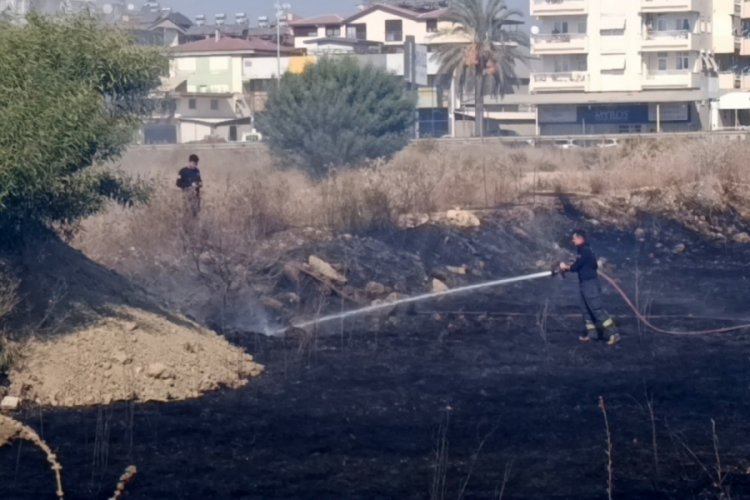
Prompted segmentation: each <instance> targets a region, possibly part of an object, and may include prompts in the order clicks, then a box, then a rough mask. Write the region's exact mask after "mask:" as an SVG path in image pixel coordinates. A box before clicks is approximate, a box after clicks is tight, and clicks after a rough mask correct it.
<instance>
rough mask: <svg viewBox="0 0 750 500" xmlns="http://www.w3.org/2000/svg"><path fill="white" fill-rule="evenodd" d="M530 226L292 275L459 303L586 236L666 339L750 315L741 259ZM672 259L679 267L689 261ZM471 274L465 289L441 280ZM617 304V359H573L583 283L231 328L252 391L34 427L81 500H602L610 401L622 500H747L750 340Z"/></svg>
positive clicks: (325, 253)
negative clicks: (113, 489) (250, 359)
mask: <svg viewBox="0 0 750 500" xmlns="http://www.w3.org/2000/svg"><path fill="white" fill-rule="evenodd" d="M534 220H535V221H536V222H534V223H524V224H518V225H515V224H507V223H500V222H494V223H493V222H489V223H488V224H485V225H484V226H483V228H481V229H476V230H455V229H445V228H441V227H436V226H424V227H421V228H416V229H411V230H407V231H384V232H382V233H378V234H372V235H371V236H369V237H366V238H364V237H362V238H357V237H351V238H349V237H346V238H345V237H342V238H336V239H333V240H329V241H325V242H320V243H311V244H310V245H309V246H307V247H301V248H298V249H296V250H295V251H294V252H292V253H291V254H290V255H289V258H290V259H293V258H299V259H301V258H302V257H304V256H306V255H308V254H311V253H315V254H318V255H321V256H322V257H324V258H326V259H328V260H330V261H331V262H337V263H340V264H341V267H342V269H343V270H345V271H347V275H348V276H350V286H352V287H353V288H355V289H357V288H360V287H363V286H364V285H365V284H366V283H367V282H369V281H373V280H374V281H379V282H382V283H384V284H386V285H388V286H389V287H391V288H392V289H394V290H400V291H402V292H409V293H411V292H415V291H422V290H424V289H425V287H428V280H429V278H431V277H439V278H443V279H445V280H446V281H448V282H449V284H450V285H457V284H461V283H469V282H478V281H481V280H483V279H489V278H492V277H501V276H506V275H513V274H518V273H525V272H531V271H533V270H535V269H537V268H538V267H539V266H543V265H546V262H547V261H548V260H554V259H559V258H560V257H562V256H563V255H564V253H563V252H562V251H561V250H560V249H558V248H556V247H555V245H554V243H555V242H558V243H560V244H562V243H564V241H565V239H564V238H565V234H566V231H567V229H568V227H572V226H574V225H575V226H579V225H583V226H584V227H586V228H588V229H590V230H591V232H592V235H593V238H594V240H595V242H596V248H597V251H598V253H599V254H600V256H602V257H605V258H607V259H608V261H609V269H610V271H611V273H612V274H614V275H615V276H616V277H617V278H619V279H620V280H621V281H622V282H623V284H624V285H625V287H626V288H627V289H628V291H629V292H630V293H632V294H635V293H636V291H637V294H638V298H639V299H638V300H639V304H641V305H642V306H643V307H644V309H648V311H649V314H651V315H654V316H660V317H658V318H656V319H655V321H656V322H658V323H659V324H661V325H667V326H671V327H674V328H693V327H706V326H718V325H724V324H728V323H732V322H733V321H739V320H740V319H741V318H742V317H743V316H744V317H745V319H747V316H748V314H747V297H748V295H747V294H748V287H750V267H748V266H747V262H748V258H749V257H750V251H748V247H747V245H736V244H717V243H716V242H715V241H708V240H705V239H704V238H703V237H702V236H700V235H698V234H697V233H695V232H693V231H692V230H691V229H690V228H687V227H685V226H683V225H680V224H677V223H674V222H668V221H664V220H659V219H658V218H648V219H642V220H640V221H638V226H642V227H643V228H644V229H645V230H646V233H647V236H646V238H645V241H638V239H637V238H636V237H635V236H634V235H633V230H634V229H635V227H636V226H634V227H627V228H620V229H616V228H612V227H608V226H607V225H606V224H602V223H598V222H597V221H592V220H590V219H588V218H586V217H585V216H584V215H583V214H571V213H565V212H563V213H561V214H559V215H556V216H550V217H543V218H539V217H537V218H535V219H534ZM678 244H682V245H684V246H685V250H684V251H682V252H680V251H678V252H675V248H674V247H675V246H676V245H678ZM394 249H398V250H394ZM678 250H681V248H680V249H678ZM295 252H296V253H295ZM538 261H539V262H538ZM409 262H411V264H408V263H409ZM480 263H483V264H480ZM417 264H418V265H417ZM460 265H466V266H467V268H468V269H469V270H470V272H468V273H467V275H465V276H461V275H456V274H454V273H451V272H450V271H448V270H447V267H446V266H460ZM636 281H637V282H638V286H637V287H636ZM278 287H279V288H278V289H277V290H276V293H278V294H282V293H290V292H294V293H297V294H298V295H299V296H300V297H301V299H302V304H303V306H301V307H300V309H299V310H297V311H294V314H296V315H305V314H309V313H310V312H311V311H310V309H314V310H326V311H332V310H339V309H342V308H345V309H348V308H349V307H352V305H351V304H350V303H348V302H346V301H345V300H344V299H341V298H340V297H338V296H336V295H335V294H333V295H328V296H327V298H326V299H324V300H319V299H316V300H313V299H314V298H315V297H319V296H320V290H319V286H318V284H316V283H313V282H309V281H305V280H304V279H302V280H301V281H300V282H299V283H296V284H293V283H291V282H289V281H286V282H285V281H281V282H280V283H279V285H278ZM402 288H403V289H402ZM313 303H315V304H314V306H311V305H310V304H313ZM607 303H608V306H609V309H610V310H611V312H612V313H614V314H615V315H616V317H617V318H618V321H619V323H620V324H621V326H622V328H623V330H624V333H625V341H624V342H623V344H622V345H621V346H619V347H617V348H615V349H610V348H608V347H607V346H605V345H600V344H594V345H587V346H581V345H578V344H577V343H576V341H575V338H576V335H577V333H578V330H577V328H578V327H579V320H578V319H577V318H576V317H575V316H574V315H575V313H576V311H577V309H576V306H575V283H574V280H573V279H570V278H569V279H567V280H565V281H562V280H554V281H553V280H552V279H550V281H542V282H533V283H526V284H519V285H515V286H512V287H508V288H505V289H498V290H491V291H488V292H486V293H481V294H476V295H471V296H466V297H458V298H455V299H450V300H443V301H439V302H428V303H424V304H420V305H418V306H417V307H415V308H411V309H409V310H399V309H396V310H395V311H394V312H393V313H392V314H390V315H389V316H379V317H370V318H362V319H360V320H356V321H348V322H347V323H346V324H343V325H342V324H336V323H333V324H330V325H327V326H326V328H321V329H320V330H319V331H317V332H312V333H309V334H306V335H296V336H290V337H287V338H268V337H264V336H262V335H258V334H254V333H251V332H234V333H232V334H231V335H230V338H231V340H232V341H234V342H235V343H238V344H240V345H242V346H245V347H247V349H248V350H249V351H250V352H251V353H252V354H254V355H255V357H256V359H257V360H258V361H259V362H261V363H263V364H264V365H266V367H267V372H266V373H265V374H264V375H263V377H261V378H260V379H258V381H256V382H254V383H253V384H251V385H250V386H248V387H246V388H243V389H241V390H238V391H224V392H219V393H215V394H211V395H209V396H207V397H205V398H203V399H201V400H196V401H189V402H180V403H174V404H170V405H161V404H146V405H117V406H109V407H101V408H95V409H88V410H75V411H73V410H70V411H64V410H56V411H50V410H46V409H43V408H33V409H27V410H25V413H24V414H23V415H22V418H23V420H24V421H25V422H26V423H28V424H30V425H32V426H34V427H35V428H37V429H39V430H40V434H41V435H42V436H43V437H44V438H46V439H47V440H48V441H50V442H52V443H54V445H55V446H56V448H57V452H58V455H59V457H60V460H61V462H62V463H63V464H64V465H65V467H66V469H65V471H64V472H65V483H66V491H67V492H68V494H69V496H70V497H71V498H99V497H101V496H103V495H105V494H106V493H107V492H108V490H109V485H111V484H112V483H114V482H115V480H116V477H117V476H118V475H119V473H120V472H121V471H122V469H123V467H124V466H125V465H127V464H129V463H136V464H137V465H138V467H139V470H140V473H139V476H138V478H137V479H136V480H135V482H134V483H133V484H132V485H131V486H130V488H129V498H144V499H145V498H181V499H185V498H196V499H198V498H200V499H204V498H207V497H213V498H334V497H337V498H341V497H347V498H425V497H431V498H463V497H465V498H493V497H494V498H497V497H498V496H500V494H501V492H502V494H503V495H504V496H503V498H506V499H507V498H511V499H512V498H518V499H521V498H524V499H530V498H538V499H552V498H554V499H563V498H565V499H568V498H570V499H573V498H575V499H598V498H606V486H607V472H606V456H605V453H604V451H605V447H606V436H605V429H604V420H603V415H602V413H601V411H600V409H599V408H598V407H597V399H598V397H599V396H602V397H604V399H605V401H606V403H607V411H608V416H609V419H610V425H611V429H612V445H613V449H614V454H613V464H614V481H615V482H614V497H615V498H718V497H719V495H720V493H721V491H719V490H720V489H722V488H724V489H725V490H726V491H728V492H730V493H731V494H732V498H748V497H750V480H749V479H750V476H749V475H748V467H749V466H750V459H748V457H750V441H748V439H747V437H746V436H747V435H748V423H747V415H748V414H750V402H748V401H749V400H748V398H747V394H748V390H749V389H750V376H749V375H748V363H749V361H748V359H749V357H750V339H749V338H748V336H747V334H746V333H744V334H738V335H724V336H717V337H665V336H655V335H653V334H652V333H650V332H646V331H641V330H640V329H639V328H638V326H637V325H636V323H635V322H633V321H632V320H631V319H630V313H629V311H627V310H626V309H625V307H624V305H623V304H622V302H621V301H620V300H619V299H618V298H617V297H616V296H614V295H613V294H611V293H609V294H608V295H607ZM308 307H309V308H310V309H308ZM278 314H279V316H280V321H281V320H283V319H284V318H283V317H282V316H284V313H278ZM690 316H693V318H690ZM649 407H651V409H652V410H653V411H650V410H649ZM712 419H713V420H714V421H715V424H716V433H717V436H718V440H719V441H718V449H719V457H720V460H721V471H722V472H723V473H724V474H725V477H724V478H723V480H722V482H719V481H718V480H717V477H718V476H717V473H716V470H715V467H716V463H717V460H716V456H715V455H716V454H715V449H714V442H713V436H712ZM654 443H655V444H656V447H654ZM0 470H2V471H3V478H2V479H3V480H2V481H0V496H2V497H3V498H18V499H25V498H29V499H31V498H33V499H38V498H47V497H49V495H50V493H51V492H52V491H53V488H52V483H51V476H50V475H49V473H48V470H47V467H46V464H45V463H44V461H43V458H42V457H41V456H40V455H39V454H38V453H37V452H36V451H35V450H32V449H30V448H28V447H21V446H19V445H15V447H14V448H12V449H11V448H6V449H3V451H2V453H0Z"/></svg>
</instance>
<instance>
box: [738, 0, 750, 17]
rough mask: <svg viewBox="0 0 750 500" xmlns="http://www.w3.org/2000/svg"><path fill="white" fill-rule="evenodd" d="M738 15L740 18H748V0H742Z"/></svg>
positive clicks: (749, 10)
mask: <svg viewBox="0 0 750 500" xmlns="http://www.w3.org/2000/svg"><path fill="white" fill-rule="evenodd" d="M740 17H741V18H742V19H750V0H742V7H740Z"/></svg>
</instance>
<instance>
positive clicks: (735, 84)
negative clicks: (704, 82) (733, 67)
mask: <svg viewBox="0 0 750 500" xmlns="http://www.w3.org/2000/svg"><path fill="white" fill-rule="evenodd" d="M741 87H742V75H738V74H737V73H735V72H734V71H722V72H720V73H719V88H720V89H721V90H731V89H739V88H741Z"/></svg>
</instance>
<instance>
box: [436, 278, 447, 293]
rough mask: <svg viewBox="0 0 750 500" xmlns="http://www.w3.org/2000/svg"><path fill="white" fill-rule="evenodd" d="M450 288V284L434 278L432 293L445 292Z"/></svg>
mask: <svg viewBox="0 0 750 500" xmlns="http://www.w3.org/2000/svg"><path fill="white" fill-rule="evenodd" d="M448 290H450V288H448V285H446V284H445V283H443V282H442V281H440V280H439V279H437V278H433V279H432V293H443V292H447V291H448Z"/></svg>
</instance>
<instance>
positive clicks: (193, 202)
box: [177, 154, 203, 217]
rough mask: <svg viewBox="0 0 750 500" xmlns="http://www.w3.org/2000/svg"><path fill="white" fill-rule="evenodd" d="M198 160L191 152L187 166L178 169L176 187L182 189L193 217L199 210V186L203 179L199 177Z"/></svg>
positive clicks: (201, 184)
mask: <svg viewBox="0 0 750 500" xmlns="http://www.w3.org/2000/svg"><path fill="white" fill-rule="evenodd" d="M199 162H200V158H198V155H195V154H191V155H190V157H189V158H188V165H187V167H183V168H181V169H180V172H179V174H178V175H179V177H178V178H177V187H178V188H180V189H182V193H183V195H184V197H185V203H186V204H187V206H188V209H189V210H190V213H191V215H192V216H193V217H197V216H198V214H199V213H200V211H201V188H202V187H203V180H202V179H201V171H200V169H198V163H199Z"/></svg>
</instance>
